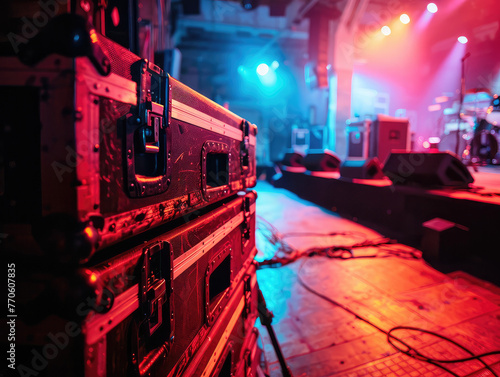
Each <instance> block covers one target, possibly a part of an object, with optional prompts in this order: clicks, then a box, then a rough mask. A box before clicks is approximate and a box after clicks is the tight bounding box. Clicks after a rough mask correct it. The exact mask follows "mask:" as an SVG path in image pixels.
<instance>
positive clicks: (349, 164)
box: [340, 157, 384, 179]
mask: <svg viewBox="0 0 500 377" xmlns="http://www.w3.org/2000/svg"><path fill="white" fill-rule="evenodd" d="M340 176H341V177H342V178H358V179H383V178H384V173H383V172H382V165H381V164H380V161H379V160H378V158H376V157H374V158H372V159H369V160H345V161H344V162H343V163H342V165H340Z"/></svg>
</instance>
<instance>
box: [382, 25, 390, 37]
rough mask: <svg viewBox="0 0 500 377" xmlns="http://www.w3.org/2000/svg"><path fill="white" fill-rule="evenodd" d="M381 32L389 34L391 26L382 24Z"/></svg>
mask: <svg viewBox="0 0 500 377" xmlns="http://www.w3.org/2000/svg"><path fill="white" fill-rule="evenodd" d="M380 31H381V32H382V34H384V35H390V34H391V28H390V27H389V26H387V25H386V26H382V29H380Z"/></svg>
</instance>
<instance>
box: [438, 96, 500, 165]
mask: <svg viewBox="0 0 500 377" xmlns="http://www.w3.org/2000/svg"><path fill="white" fill-rule="evenodd" d="M446 110H447V111H446ZM446 110H445V115H447V116H450V117H454V118H455V119H450V121H449V122H448V123H446V124H445V129H444V136H443V137H442V138H441V140H442V141H441V143H440V149H443V148H447V149H449V150H456V143H457V142H456V140H459V144H458V150H459V154H460V153H461V155H462V159H463V161H464V163H466V164H470V165H485V164H495V165H497V164H500V149H499V146H500V97H499V95H498V94H491V92H490V91H489V90H488V89H485V88H478V89H471V90H468V91H466V92H465V93H464V100H463V106H462V111H461V112H460V122H459V121H458V118H459V117H458V109H455V110H456V111H453V109H446ZM457 125H458V126H457ZM457 132H458V133H459V135H458V137H457ZM449 144H451V145H449Z"/></svg>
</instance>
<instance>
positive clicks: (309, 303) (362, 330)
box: [256, 181, 500, 377]
mask: <svg viewBox="0 0 500 377" xmlns="http://www.w3.org/2000/svg"><path fill="white" fill-rule="evenodd" d="M256 189H257V192H258V194H259V198H258V200H257V214H258V216H259V219H258V232H257V245H258V248H259V255H258V258H259V259H266V258H270V257H271V256H272V255H273V254H274V253H275V252H276V249H277V245H280V244H281V245H282V243H280V242H277V241H276V240H277V239H279V238H280V237H279V235H283V234H288V233H290V232H314V233H331V232H350V234H348V235H342V236H318V235H316V236H310V235H309V236H303V235H300V236H298V235H295V236H293V235H290V234H288V235H289V236H288V237H286V236H285V237H286V238H284V239H282V242H285V243H286V244H287V245H289V246H290V247H292V248H293V249H297V250H305V249H308V248H310V247H327V246H332V245H352V244H354V243H358V242H360V241H363V240H375V239H377V238H379V237H380V234H378V233H376V232H375V231H373V230H371V229H369V228H366V227H364V226H362V225H360V224H358V223H355V222H352V221H349V220H347V219H343V218H341V217H340V216H338V215H337V214H335V213H333V212H330V211H327V210H325V209H323V208H321V207H319V206H316V205H315V204H312V203H310V202H307V201H305V200H302V199H300V198H298V197H297V196H296V195H294V194H292V193H290V192H289V191H287V190H284V189H276V188H274V187H272V186H271V185H270V184H268V183H266V182H263V181H259V183H258V185H257V188H256ZM270 224H272V226H271V225H270ZM273 227H274V228H273ZM395 251H397V252H400V253H401V251H403V254H402V255H399V256H392V255H391V256H388V255H390V254H391V253H394V252H395ZM407 251H411V250H410V249H408V248H405V247H403V246H402V245H401V246H398V245H391V246H390V249H385V248H384V249H380V248H377V247H368V248H357V249H354V251H353V255H354V257H362V256H365V257H367V256H371V255H375V254H376V253H378V255H379V256H378V257H376V258H352V259H338V258H337V259H333V258H327V257H323V256H313V257H302V258H300V259H298V260H297V261H295V262H293V263H291V264H288V265H286V266H283V267H279V268H261V269H260V270H259V271H258V275H257V277H258V282H259V285H260V287H261V289H262V292H263V294H264V297H265V299H266V301H267V305H268V308H269V309H270V310H271V311H272V312H273V313H274V319H273V327H274V329H275V332H276V334H277V336H278V340H279V342H280V343H281V347H282V350H283V353H284V355H285V357H286V360H287V362H288V364H289V366H290V368H291V370H292V372H293V375H294V377H305V376H308V377H320V376H342V377H343V376H349V377H351V376H353V377H354V376H391V377H392V376H394V377H397V376H415V377H417V376H425V377H427V376H453V375H456V376H474V377H487V376H493V375H494V374H492V373H491V372H490V371H488V370H487V369H485V367H484V365H483V364H481V362H479V361H477V360H472V361H467V362H459V363H454V364H446V365H445V364H442V365H444V366H446V367H447V368H449V369H450V370H451V371H452V373H449V372H447V371H444V370H443V369H440V368H439V367H437V366H434V365H432V364H429V363H426V362H424V361H420V360H416V359H413V358H410V357H409V356H406V355H404V354H402V353H400V352H398V351H397V350H396V349H395V348H394V347H393V346H391V345H390V344H389V343H388V339H387V338H388V337H387V335H386V334H384V331H385V332H387V331H388V330H390V329H391V328H393V327H395V326H411V327H415V328H419V329H424V330H429V331H433V332H436V333H439V334H440V335H443V336H446V337H448V338H451V339H453V340H454V341H456V342H458V343H460V344H461V345H463V346H465V347H467V348H468V349H469V350H470V351H472V352H473V353H474V354H481V353H485V352H490V351H495V350H500V288H498V287H496V286H494V285H492V284H490V283H486V282H484V281H481V280H479V279H476V278H474V277H472V276H471V275H468V274H466V273H463V272H460V271H456V272H453V273H448V274H443V273H441V272H439V271H436V270H435V269H433V268H432V267H430V266H429V265H428V264H427V263H426V262H425V261H423V260H422V259H418V258H412V257H411V255H410V256H408V254H406V253H405V252H407ZM415 255H416V256H418V251H416V252H415ZM405 256H407V258H405ZM312 291H313V292H316V293H312ZM318 294H319V295H323V296H324V298H322V297H320V296H319V295H318ZM325 298H326V299H325ZM327 300H329V301H327ZM360 318H363V320H362V319H360ZM367 322H371V323H372V324H373V325H372V324H369V323H367ZM374 325H375V326H377V327H378V328H379V329H377V328H376V327H375V326H374ZM260 333H261V335H262V341H263V345H264V351H265V355H266V358H267V361H268V363H269V366H270V368H269V369H270V372H271V376H281V372H280V367H279V363H278V362H277V358H276V356H275V354H274V351H273V349H272V346H271V343H270V340H269V336H268V333H267V331H266V329H265V328H263V327H262V328H260ZM393 334H394V335H395V336H397V337H398V338H400V339H402V340H403V341H404V342H405V343H407V344H409V345H410V346H412V347H413V348H414V349H416V350H417V351H418V352H420V353H421V354H423V355H425V356H427V357H431V358H435V359H460V358H465V357H469V356H470V354H468V353H467V352H465V351H464V350H462V349H460V348H458V347H457V346H454V345H452V344H451V343H449V342H447V341H446V340H444V339H440V338H437V337H435V336H432V335H430V334H426V333H422V332H419V331H407V330H398V331H395V332H394V333H393ZM483 361H484V362H485V363H486V364H487V365H490V366H492V368H493V369H494V370H495V371H496V372H497V374H498V375H500V355H498V354H496V355H492V356H487V357H484V358H483ZM453 373H454V374H453Z"/></svg>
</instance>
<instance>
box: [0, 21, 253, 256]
mask: <svg viewBox="0 0 500 377" xmlns="http://www.w3.org/2000/svg"><path fill="white" fill-rule="evenodd" d="M54 24H55V26H54ZM49 26H51V27H48V26H47V31H46V32H44V30H42V31H41V32H40V33H39V34H38V35H37V36H36V37H34V38H33V39H32V40H30V41H29V42H28V43H27V44H26V47H25V49H24V50H23V51H24V53H20V55H19V58H18V57H1V58H0V98H1V100H0V111H1V113H2V120H1V121H0V133H1V134H0V157H1V158H0V165H1V166H0V168H1V169H0V223H1V229H0V232H1V233H3V234H7V235H8V237H7V238H6V239H4V240H3V243H2V246H3V247H5V248H7V249H10V250H12V251H14V252H17V251H18V249H19V248H24V249H26V250H27V249H31V250H38V252H39V253H42V254H43V253H46V254H51V255H57V257H60V258H63V259H64V258H66V259H70V258H74V259H78V260H86V259H88V258H89V256H90V255H92V254H93V253H94V252H95V251H96V250H99V249H103V248H105V247H107V246H109V245H112V244H114V243H116V242H119V241H121V240H124V239H126V238H128V237H131V236H133V235H136V234H138V233H140V232H143V231H145V230H148V229H151V228H153V227H156V226H158V225H160V224H162V223H165V222H168V221H171V220H173V219H175V218H178V217H181V216H183V215H185V214H186V213H189V212H191V211H193V210H196V209H199V208H203V207H205V206H207V205H209V204H211V203H214V202H217V201H219V200H221V199H223V198H227V197H230V196H231V195H234V194H235V193H237V192H238V191H240V190H242V189H245V188H249V187H253V186H254V185H255V183H256V167H255V163H256V162H255V141H256V132H257V127H256V126H255V125H253V124H250V123H249V122H247V121H246V120H244V119H242V118H241V117H239V116H237V115H235V114H233V113H232V112H230V111H228V110H227V109H225V108H224V107H222V106H219V105H218V104H216V103H214V102H212V101H211V100H209V99H208V98H206V97H204V96H202V95H201V94H199V93H197V92H196V91H194V90H192V89H190V88H189V87H187V86H185V85H183V84H182V83H180V82H179V81H177V80H175V79H173V78H172V77H170V76H168V75H167V74H165V73H164V72H163V71H162V70H161V69H160V68H159V67H157V66H155V65H154V64H152V63H151V62H149V61H147V60H146V59H141V58H139V57H138V56H136V55H134V54H132V53H131V52H130V51H128V50H127V49H125V48H123V47H121V46H120V45H118V44H117V43H115V42H113V41H111V40H109V39H107V38H106V37H104V36H102V35H100V34H98V33H97V32H96V31H95V29H93V28H92V26H91V25H90V24H88V23H87V22H86V21H85V19H84V18H83V17H81V16H78V15H76V14H63V15H59V16H56V17H54V18H53V19H52V20H51V21H50V22H49ZM55 32H58V33H59V34H57V35H66V34H68V33H69V35H74V38H73V39H71V40H70V41H68V40H66V39H64V40H63V41H61V42H60V44H56V45H54V44H53V43H55V42H58V41H59V39H57V38H55V35H52V34H53V33H55ZM51 33H52V34H51ZM61 33H65V34H61ZM51 37H53V38H54V41H55V42H52V44H51V46H52V48H51V49H47V48H46V47H47V43H48V41H52V39H51ZM77 37H78V38H77ZM76 41H78V42H76ZM31 233H33V237H34V239H35V241H36V242H32V243H30V242H29V240H30V237H31V236H30V235H31ZM68 254H71V255H68Z"/></svg>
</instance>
